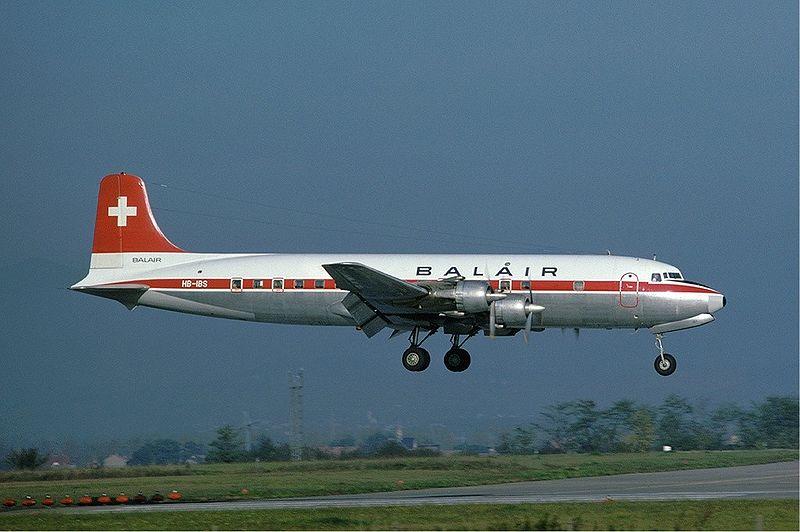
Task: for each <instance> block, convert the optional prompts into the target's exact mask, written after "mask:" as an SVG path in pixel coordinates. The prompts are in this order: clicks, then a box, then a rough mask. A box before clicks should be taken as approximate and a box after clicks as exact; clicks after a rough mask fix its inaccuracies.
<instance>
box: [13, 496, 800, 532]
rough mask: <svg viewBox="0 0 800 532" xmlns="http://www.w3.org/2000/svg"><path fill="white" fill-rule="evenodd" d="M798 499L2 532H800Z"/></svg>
mask: <svg viewBox="0 0 800 532" xmlns="http://www.w3.org/2000/svg"><path fill="white" fill-rule="evenodd" d="M797 527H798V506H797V501H796V500H788V501H787V500H781V501H730V500H722V501H703V502H695V501H677V502H676V501H665V502H635V503H629V502H613V503H563V504H514V505H480V504H477V505H464V506H436V507H434V506H420V507H412V508H408V507H385V508H330V509H320V510H243V511H216V512H206V511H202V512H158V513H150V514H139V513H136V514H124V515H119V514H92V515H87V514H64V513H61V512H53V511H44V510H42V511H36V512H9V513H8V514H7V515H5V516H3V517H2V518H0V529H6V530H797Z"/></svg>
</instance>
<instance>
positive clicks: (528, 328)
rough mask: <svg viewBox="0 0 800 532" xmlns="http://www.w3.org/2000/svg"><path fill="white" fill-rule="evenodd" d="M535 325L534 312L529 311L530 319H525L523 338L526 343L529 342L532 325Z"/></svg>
mask: <svg viewBox="0 0 800 532" xmlns="http://www.w3.org/2000/svg"><path fill="white" fill-rule="evenodd" d="M532 325H533V312H528V319H526V320H525V330H524V331H523V336H522V337H523V338H524V339H525V345H527V344H528V337H529V336H530V335H531V326H532Z"/></svg>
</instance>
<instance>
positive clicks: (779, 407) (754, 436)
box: [742, 396, 798, 449]
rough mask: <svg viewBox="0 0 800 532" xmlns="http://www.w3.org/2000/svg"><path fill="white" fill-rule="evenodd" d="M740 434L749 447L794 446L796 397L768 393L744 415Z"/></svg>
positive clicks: (796, 443) (795, 446) (796, 415)
mask: <svg viewBox="0 0 800 532" xmlns="http://www.w3.org/2000/svg"><path fill="white" fill-rule="evenodd" d="M742 437H743V440H744V443H745V445H746V446H748V447H761V448H763V447H766V448H787V449H797V446H798V400H797V397H778V396H773V397H767V399H766V400H765V401H764V402H763V403H760V404H755V405H754V407H753V410H752V411H750V412H748V413H747V414H746V415H745V416H744V419H743V430H742Z"/></svg>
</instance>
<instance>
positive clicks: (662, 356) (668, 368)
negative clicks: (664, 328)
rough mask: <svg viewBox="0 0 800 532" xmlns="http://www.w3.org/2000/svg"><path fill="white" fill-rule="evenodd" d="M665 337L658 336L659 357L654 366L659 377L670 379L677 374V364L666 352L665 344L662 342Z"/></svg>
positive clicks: (660, 334) (658, 334)
mask: <svg viewBox="0 0 800 532" xmlns="http://www.w3.org/2000/svg"><path fill="white" fill-rule="evenodd" d="M663 337H664V335H663V334H662V333H657V334H656V347H658V356H657V357H656V360H655V363H654V366H655V368H656V372H657V373H658V374H659V375H662V376H664V377H668V376H669V375H672V374H673V373H675V368H676V367H677V362H676V360H675V357H674V356H672V355H670V354H669V353H665V352H664V344H663V343H662V342H661V340H662V338H663Z"/></svg>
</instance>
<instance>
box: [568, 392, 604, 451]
mask: <svg viewBox="0 0 800 532" xmlns="http://www.w3.org/2000/svg"><path fill="white" fill-rule="evenodd" d="M568 413H569V415H570V417H571V418H572V419H573V421H572V423H570V425H569V427H568V434H569V440H570V441H571V442H572V444H573V447H574V449H575V450H576V451H578V452H583V453H591V452H596V451H598V450H600V449H599V443H600V442H599V437H598V436H599V435H598V421H599V419H600V416H601V413H600V412H599V411H598V410H597V405H596V404H595V402H594V401H592V400H590V399H581V400H580V401H576V402H574V403H572V406H571V407H570V409H569V410H568Z"/></svg>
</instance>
